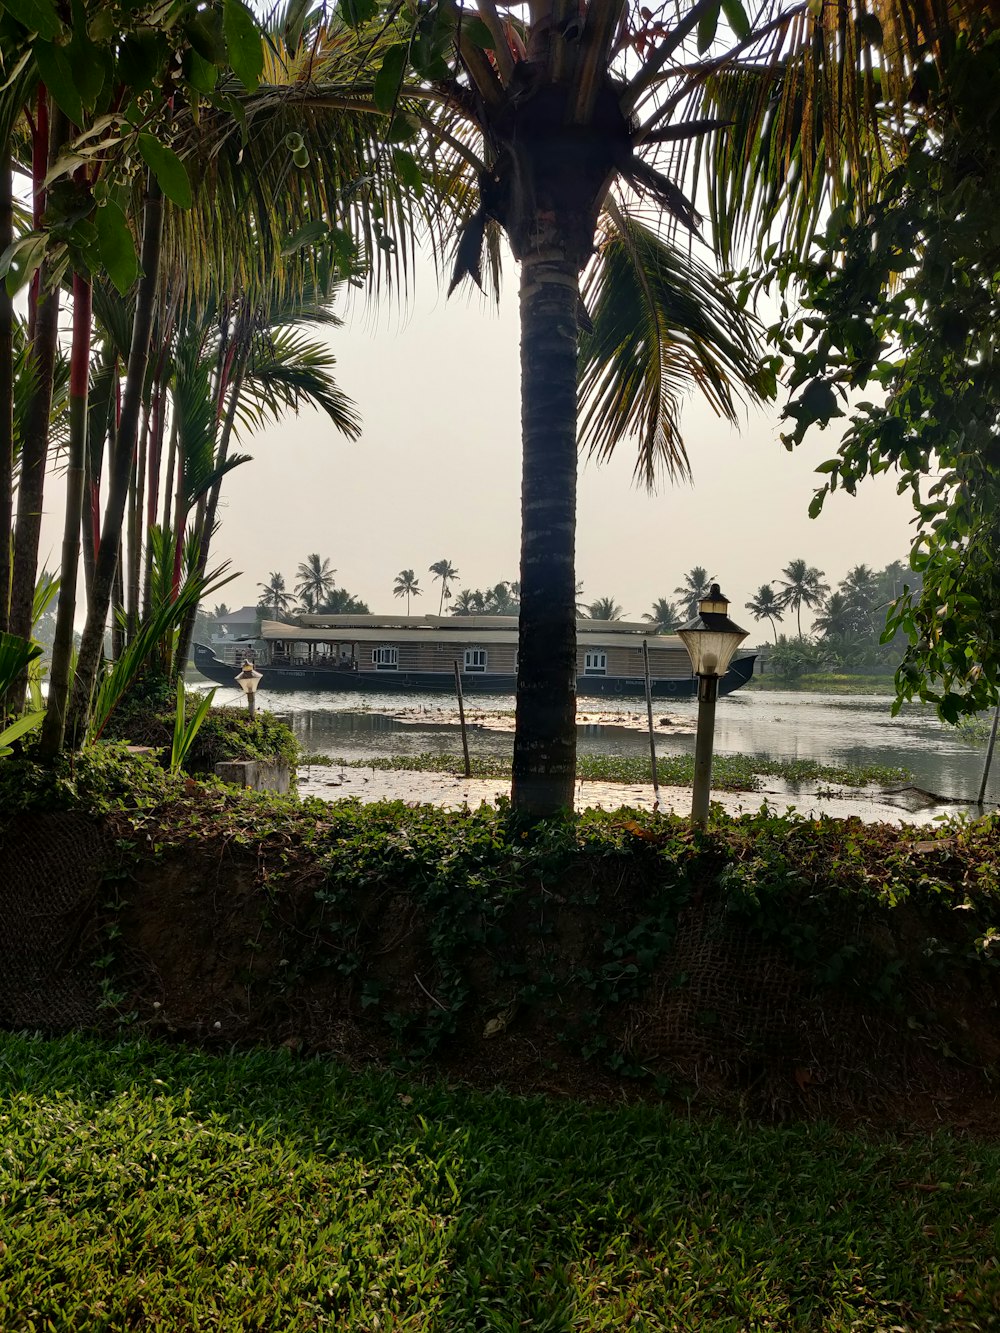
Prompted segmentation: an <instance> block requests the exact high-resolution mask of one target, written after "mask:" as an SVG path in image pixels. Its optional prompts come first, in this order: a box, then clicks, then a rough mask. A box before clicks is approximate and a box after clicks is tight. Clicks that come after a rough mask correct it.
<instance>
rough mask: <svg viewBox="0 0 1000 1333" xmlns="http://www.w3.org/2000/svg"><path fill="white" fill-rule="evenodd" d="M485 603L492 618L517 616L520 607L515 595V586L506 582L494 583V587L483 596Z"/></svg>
mask: <svg viewBox="0 0 1000 1333" xmlns="http://www.w3.org/2000/svg"><path fill="white" fill-rule="evenodd" d="M483 603H484V605H485V608H486V611H487V613H488V614H489V615H491V616H513V615H516V614H517V609H518V606H519V605H520V603H519V601H518V599H517V596H516V595H515V593H514V588H513V584H511V583H508V582H507V581H506V580H502V581H501V582H500V583H494V585H493V587H492V588H490V589H488V590H487V592H486V593H485V595H484V596H483Z"/></svg>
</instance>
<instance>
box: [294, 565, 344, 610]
mask: <svg viewBox="0 0 1000 1333" xmlns="http://www.w3.org/2000/svg"><path fill="white" fill-rule="evenodd" d="M336 572H337V571H336V570H335V569H331V568H330V562H329V560H326V559H323V560H321V559H320V557H319V553H318V552H313V553H312V554H311V555H307V556H306V558H305V560H303V562H302V563H301V564H300V565H299V567H298V569H297V570H296V571H295V573H296V576H297V578H298V580H299V581H298V583H296V585H295V595H296V596H297V597H298V599H299V601H300V602H301V603H302V604H303V606H304V607H305V609H306V610H307V611H314V610H315V609H316V607H317V606H319V605H320V603H321V602H324V601H325V600H326V599H327V598H328V597H329V596H330V594H331V593H332V592H333V590H334V588H335V587H336V586H337V583H336V580H335V579H334V577H333V576H334V574H336Z"/></svg>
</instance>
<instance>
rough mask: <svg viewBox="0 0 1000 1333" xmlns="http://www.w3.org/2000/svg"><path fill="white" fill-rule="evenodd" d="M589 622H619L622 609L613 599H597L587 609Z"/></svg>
mask: <svg viewBox="0 0 1000 1333" xmlns="http://www.w3.org/2000/svg"><path fill="white" fill-rule="evenodd" d="M587 614H588V615H589V616H590V618H591V620H621V618H622V609H621V607H620V606H619V605H618V603H617V602H616V601H615V599H614V598H613V597H598V599H597V601H596V602H591V603H590V605H589V606H588V607H587Z"/></svg>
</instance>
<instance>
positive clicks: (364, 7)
mask: <svg viewBox="0 0 1000 1333" xmlns="http://www.w3.org/2000/svg"><path fill="white" fill-rule="evenodd" d="M339 9H340V15H341V17H342V18H343V20H344V22H345V23H346V24H347V25H348V26H349V27H351V28H358V27H360V26H361V24H362V23H367V22H368V20H369V19H373V18H374V17H375V15H376V14H377V13H378V4H377V0H341V3H340V5H339Z"/></svg>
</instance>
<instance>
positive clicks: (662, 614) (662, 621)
mask: <svg viewBox="0 0 1000 1333" xmlns="http://www.w3.org/2000/svg"><path fill="white" fill-rule="evenodd" d="M642 618H643V620H648V621H650V622H651V623H652V624H653V625H654V626H655V628H656V630H657V632H658V633H660V634H669V633H670V631H671V630H675V629H676V628H677V626H678V625H679V624H680V623H681V615H680V613H679V612H678V610H677V608H676V606H674V604H673V602H668V601H667V599H666V598H665V597H657V599H656V601H655V602H654V603H653V609H652V610H651V611H643V613H642Z"/></svg>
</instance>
